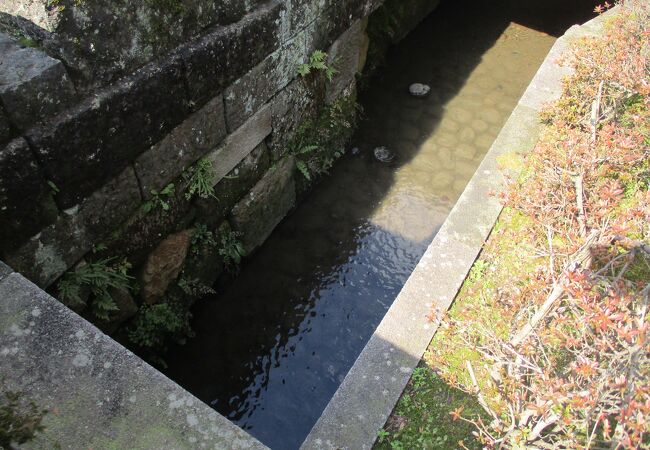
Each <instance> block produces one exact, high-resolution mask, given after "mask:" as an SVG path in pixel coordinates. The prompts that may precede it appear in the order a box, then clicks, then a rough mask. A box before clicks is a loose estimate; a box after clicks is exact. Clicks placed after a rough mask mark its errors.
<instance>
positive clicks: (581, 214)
mask: <svg viewBox="0 0 650 450" xmlns="http://www.w3.org/2000/svg"><path fill="white" fill-rule="evenodd" d="M584 177H585V176H584V173H580V174H578V175H576V176H574V177H572V178H573V185H574V186H575V189H576V203H577V204H578V226H579V227H580V236H582V237H585V236H586V235H587V222H586V220H585V202H584V193H583V182H584Z"/></svg>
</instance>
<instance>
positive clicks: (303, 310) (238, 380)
mask: <svg viewBox="0 0 650 450" xmlns="http://www.w3.org/2000/svg"><path fill="white" fill-rule="evenodd" d="M554 6H555V8H554ZM592 9H593V2H590V1H573V2H571V1H560V0H550V1H549V0H546V1H543V2H542V1H533V0H531V1H527V2H519V1H515V0H508V1H505V0H504V1H476V0H473V1H471V0H462V1H461V0H456V1H447V2H443V3H442V4H441V6H440V7H439V8H438V9H437V10H436V11H435V12H434V13H433V14H432V15H431V16H430V17H428V18H427V19H426V20H425V21H424V22H423V23H422V24H421V25H420V26H419V27H418V28H417V29H416V30H414V31H413V32H412V33H411V34H409V36H407V37H406V38H405V39H404V40H403V41H402V42H401V43H400V44H399V45H398V46H396V47H395V48H393V49H392V50H391V52H390V54H389V56H388V58H387V66H386V68H384V69H382V70H381V71H380V73H378V74H377V75H376V76H375V77H374V78H373V79H372V80H371V81H370V83H369V87H368V89H367V90H366V91H365V92H364V93H363V94H362V95H361V97H360V103H361V105H362V106H363V107H364V110H365V118H364V120H363V121H362V123H361V126H360V128H359V130H358V132H357V134H356V136H355V139H354V142H353V145H354V146H357V147H359V149H360V152H359V153H358V154H357V155H352V154H348V155H347V156H345V157H344V158H343V159H342V160H341V161H340V162H339V163H337V165H336V167H335V168H334V169H333V170H332V174H331V176H330V177H328V178H327V179H325V180H324V181H323V182H322V183H321V184H320V185H319V186H317V187H316V189H315V190H314V191H313V192H312V193H311V194H310V195H309V197H308V199H306V201H304V202H303V203H302V204H301V205H300V206H299V207H298V208H296V210H295V211H294V212H293V213H292V214H291V215H290V216H289V217H287V218H286V219H285V220H284V221H283V222H282V223H281V224H280V225H279V226H278V228H277V229H276V230H275V231H274V233H273V235H272V236H271V237H270V238H269V240H268V241H267V242H266V243H265V244H264V245H263V247H262V248H261V249H260V250H259V251H258V252H257V253H256V254H255V256H254V257H253V258H251V259H250V260H249V261H247V263H246V264H245V266H244V267H243V268H242V271H241V274H240V275H239V276H238V277H237V278H236V279H235V280H234V282H233V283H232V284H231V285H230V286H228V288H227V289H225V290H224V291H223V292H220V293H219V294H218V295H216V296H214V297H212V298H206V299H204V300H203V301H202V302H199V304H198V305H197V307H196V308H195V320H194V323H193V327H194V329H195V331H196V334H197V336H196V338H194V339H192V340H190V341H189V342H188V343H187V344H186V345H185V346H178V347H175V348H173V349H172V350H171V352H170V354H169V357H168V360H167V361H168V364H169V368H168V370H167V374H168V375H169V376H170V377H171V378H172V379H174V380H175V381H177V382H178V383H179V384H181V385H182V386H184V387H185V388H187V389H188V390H189V391H191V392H192V393H194V394H195V395H196V396H197V397H199V398H200V399H202V400H203V401H205V402H206V403H208V404H210V405H211V406H213V407H214V408H215V409H217V410H218V411H219V412H221V413H222V414H224V415H225V416H226V417H228V418H230V419H231V420H232V421H234V422H235V423H237V424H238V425H240V426H241V427H243V428H244V429H247V430H249V431H250V432H251V433H252V434H253V435H254V436H256V437H258V438H259V439H260V440H261V441H262V442H264V443H265V444H266V445H268V446H270V447H271V448H274V449H291V448H297V447H299V445H300V443H301V442H302V441H303V439H304V438H305V436H306V435H307V434H308V432H309V431H310V429H311V427H312V426H313V425H314V423H315V422H316V420H317V419H318V417H319V416H320V414H321V413H322V411H323V409H324V408H325V406H326V405H327V403H328V402H329V400H330V398H331V396H332V395H333V394H334V392H335V391H336V389H337V388H338V386H339V384H340V383H341V381H342V380H343V378H344V377H345V375H346V373H347V371H348V370H349V368H350V367H351V366H352V364H353V363H354V361H355V359H356V357H357V356H358V355H359V353H360V352H361V350H362V348H363V346H364V345H365V344H366V342H367V341H368V339H369V338H370V336H371V335H372V332H373V331H374V329H375V328H376V327H377V325H378V324H379V322H380V321H381V319H382V317H383V316H384V314H385V312H386V311H387V309H388V308H389V307H390V305H391V303H392V302H393V300H394V299H395V297H396V296H397V294H398V293H399V291H400V289H401V288H402V286H403V284H404V283H405V282H406V280H407V278H408V276H409V274H410V273H411V271H412V270H413V268H414V267H415V265H416V264H417V262H418V260H419V258H420V257H421V255H422V254H423V253H424V251H425V250H426V247H427V245H428V243H429V242H430V241H431V240H432V238H433V236H434V235H435V233H436V232H437V230H438V229H439V228H440V226H441V225H442V223H443V221H444V219H445V217H446V215H447V214H448V212H449V211H450V209H451V207H452V206H453V204H454V203H455V201H456V200H457V199H458V197H459V195H460V194H461V192H462V190H463V189H464V187H465V185H466V183H467V181H468V180H469V179H470V178H471V176H472V174H473V172H474V170H475V168H476V167H477V166H478V164H479V162H480V160H481V159H482V158H483V155H484V154H485V152H486V151H487V150H488V149H489V147H490V145H491V143H492V141H493V140H494V138H495V137H496V135H497V134H498V132H499V130H500V128H501V126H502V125H503V123H504V122H505V120H506V119H507V116H508V115H509V114H510V112H511V111H512V109H513V108H514V106H515V105H516V103H517V100H518V99H519V97H520V95H521V94H522V93H523V91H524V89H525V87H526V86H527V84H528V83H529V81H530V79H531V78H532V76H533V75H534V73H535V71H536V70H537V67H539V65H540V64H541V62H542V61H543V59H544V57H545V55H546V53H547V52H548V50H549V49H550V47H551V46H552V44H553V42H554V37H553V36H557V35H559V34H562V33H563V31H564V30H565V29H566V28H568V27H569V26H570V25H572V24H573V23H579V22H583V21H585V20H587V19H588V18H589V14H590V12H591V10H592ZM413 82H422V83H427V84H429V85H431V87H432V91H431V94H430V95H429V96H428V97H427V98H426V99H416V98H413V97H411V96H409V95H408V86H409V84H411V83H413ZM380 145H382V146H388V147H389V148H391V149H392V150H393V151H394V152H395V154H396V158H395V160H394V161H393V162H392V163H390V164H381V163H379V162H377V161H375V160H374V158H373V156H372V149H373V148H374V147H375V146H380ZM368 395H373V394H372V393H369V394H368Z"/></svg>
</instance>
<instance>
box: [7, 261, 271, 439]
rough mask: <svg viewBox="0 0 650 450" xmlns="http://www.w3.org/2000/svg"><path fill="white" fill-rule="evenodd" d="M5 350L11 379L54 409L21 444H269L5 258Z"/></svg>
mask: <svg viewBox="0 0 650 450" xmlns="http://www.w3.org/2000/svg"><path fill="white" fill-rule="evenodd" d="M0 354H1V355H2V357H1V358H0V373H1V374H2V375H3V376H4V377H5V382H6V384H7V386H8V388H9V389H12V390H19V391H22V392H24V393H25V395H26V398H28V399H30V400H33V401H34V402H35V403H36V405H37V406H38V407H39V408H45V409H47V410H48V411H49V412H48V414H47V415H46V416H45V418H44V420H43V424H44V426H45V432H43V433H39V434H38V435H37V438H36V440H34V441H32V442H30V443H29V444H28V445H25V446H23V447H21V448H38V449H41V448H55V447H56V448H66V449H67V448H70V449H73V448H82V447H83V448H96V449H105V448H129V449H145V448H146V449H197V448H216V449H265V448H266V447H265V446H264V445H262V444H261V443H260V442H258V441H257V440H256V439H255V438H253V437H251V436H250V435H248V434H247V433H246V432H244V431H243V430H241V429H239V428H238V427H237V426H235V425H233V424H232V423H230V422H229V421H228V420H227V419H225V418H224V417H222V416H221V415H219V414H218V413H216V412H215V411H214V410H212V409H211V408H210V407H208V406H207V405H205V404H204V403H202V402H201V401H199V400H198V399H196V398H195V397H193V396H192V395H190V394H189V393H188V392H186V391H185V390H183V389H182V388H181V387H179V386H178V385H176V384H174V383H173V382H172V381H170V380H169V379H167V378H166V377H165V376H164V375H162V374H161V373H160V372H158V371H157V370H155V369H154V368H152V367H151V366H149V365H148V364H146V363H145V362H143V361H142V360H141V359H140V358H138V357H137V356H135V355H134V354H133V353H131V352H129V351H128V350H126V349H125V348H123V347H122V346H121V345H119V344H118V343H116V342H115V341H113V340H112V339H110V338H109V337H107V336H106V335H104V334H103V333H102V332H101V331H99V330H98V329H97V328H95V327H94V326H92V325H91V324H90V323H88V322H86V321H85V320H84V319H82V318H81V317H79V316H78V315H76V314H75V313H73V312H72V311H70V310H69V309H68V308H66V307H65V306H63V305H62V304H61V303H59V302H58V301H57V300H55V299H53V298H52V297H50V296H49V295H47V294H46V293H45V292H43V291H41V290H40V289H39V288H38V287H37V286H35V285H34V284H32V283H30V282H29V281H28V280H27V279H25V278H24V277H22V276H21V275H19V274H17V273H11V270H10V269H9V268H8V267H7V266H5V265H4V264H2V263H0ZM57 445H59V446H60V447H57Z"/></svg>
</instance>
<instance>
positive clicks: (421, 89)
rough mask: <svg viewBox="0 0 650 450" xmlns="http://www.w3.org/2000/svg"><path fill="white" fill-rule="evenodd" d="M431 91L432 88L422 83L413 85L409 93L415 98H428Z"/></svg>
mask: <svg viewBox="0 0 650 450" xmlns="http://www.w3.org/2000/svg"><path fill="white" fill-rule="evenodd" d="M430 91H431V87H429V86H428V85H426V84H422V83H413V84H412V85H410V86H409V92H410V93H411V95H412V96H413V97H426V96H427V95H428V94H429V92H430Z"/></svg>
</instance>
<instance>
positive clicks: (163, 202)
mask: <svg viewBox="0 0 650 450" xmlns="http://www.w3.org/2000/svg"><path fill="white" fill-rule="evenodd" d="M175 192H176V186H175V185H174V183H169V184H168V185H167V186H165V187H164V188H162V189H161V190H160V191H157V190H155V189H152V190H151V199H150V200H148V201H146V202H145V203H144V204H143V205H142V209H143V210H144V212H145V213H150V212H151V211H154V210H156V209H158V208H160V209H162V210H163V211H169V209H170V208H171V198H172V196H173V195H174V193H175Z"/></svg>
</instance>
